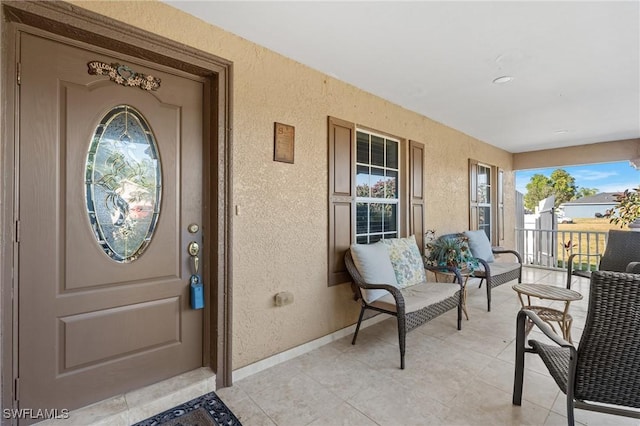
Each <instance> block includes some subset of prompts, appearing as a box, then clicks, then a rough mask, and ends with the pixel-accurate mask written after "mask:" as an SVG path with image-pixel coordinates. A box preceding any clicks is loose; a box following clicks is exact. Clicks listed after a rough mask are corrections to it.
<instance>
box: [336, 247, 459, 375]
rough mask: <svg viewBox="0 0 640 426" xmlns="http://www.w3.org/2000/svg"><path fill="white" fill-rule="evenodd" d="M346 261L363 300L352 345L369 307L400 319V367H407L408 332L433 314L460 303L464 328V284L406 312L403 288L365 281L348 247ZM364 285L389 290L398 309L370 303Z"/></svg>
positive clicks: (431, 317) (356, 297) (370, 288)
mask: <svg viewBox="0 0 640 426" xmlns="http://www.w3.org/2000/svg"><path fill="white" fill-rule="evenodd" d="M344 262H345V265H346V266H347V270H348V271H349V274H350V275H351V278H352V279H353V284H354V285H353V289H354V292H355V299H356V300H360V301H361V307H362V308H361V309H360V317H359V318H358V324H357V325H356V331H355V333H354V334H353V340H352V341H351V344H352V345H355V344H356V339H357V338H358V331H359V330H360V324H361V323H362V319H363V317H364V312H365V311H366V310H367V309H369V310H372V311H376V312H381V313H384V314H388V315H392V316H394V317H396V318H397V319H398V340H399V345H400V368H401V369H403V370H404V366H405V364H404V354H405V342H406V335H407V332H409V331H411V330H413V329H414V328H416V327H418V326H420V325H422V324H424V323H426V322H428V321H431V320H432V319H433V318H435V317H437V316H439V315H441V314H443V313H445V312H447V311H449V310H451V309H453V308H455V307H457V308H458V330H460V329H462V302H463V300H462V297H463V295H462V284H460V290H458V291H456V292H455V293H454V294H452V295H451V296H449V297H447V298H446V299H444V300H441V301H439V302H437V303H433V304H431V305H429V306H424V307H422V308H420V309H417V310H414V311H411V312H407V310H406V309H405V306H406V304H405V296H404V295H403V290H400V289H399V288H397V287H394V286H392V285H388V284H370V283H367V282H365V281H364V279H363V278H362V275H360V272H358V269H357V268H356V265H355V263H354V262H353V257H352V256H351V249H349V250H347V252H346V253H345V256H344ZM452 272H454V273H455V274H456V277H457V280H458V283H462V282H463V281H462V277H461V276H460V274H459V273H458V272H457V271H452ZM433 285H434V286H443V285H444V286H447V285H448V286H450V285H451V284H443V283H433ZM362 289H368V290H374V289H381V290H387V291H388V292H389V293H391V294H392V295H393V298H394V299H395V311H393V310H389V309H384V308H382V307H381V306H376V302H373V303H372V304H369V303H367V302H366V300H365V298H364V297H362Z"/></svg>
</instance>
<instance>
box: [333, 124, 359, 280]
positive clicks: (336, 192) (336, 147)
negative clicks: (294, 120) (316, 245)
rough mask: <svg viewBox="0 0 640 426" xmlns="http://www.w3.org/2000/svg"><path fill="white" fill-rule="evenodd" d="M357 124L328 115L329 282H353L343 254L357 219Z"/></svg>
mask: <svg viewBox="0 0 640 426" xmlns="http://www.w3.org/2000/svg"><path fill="white" fill-rule="evenodd" d="M354 139H355V125H354V124H353V123H349V122H347V121H343V120H339V119H337V118H333V117H329V253H328V255H329V258H328V264H329V275H328V281H329V285H330V286H332V285H336V284H340V283H345V282H350V281H351V277H350V276H349V273H348V272H347V269H346V267H345V265H344V254H345V252H346V251H347V249H348V248H349V246H350V245H351V241H352V238H353V234H354V232H353V226H354V225H353V221H354V217H355V215H354V209H355V203H354V194H355V190H354V182H353V179H354V177H353V176H354V173H353V167H354V158H353V155H354Z"/></svg>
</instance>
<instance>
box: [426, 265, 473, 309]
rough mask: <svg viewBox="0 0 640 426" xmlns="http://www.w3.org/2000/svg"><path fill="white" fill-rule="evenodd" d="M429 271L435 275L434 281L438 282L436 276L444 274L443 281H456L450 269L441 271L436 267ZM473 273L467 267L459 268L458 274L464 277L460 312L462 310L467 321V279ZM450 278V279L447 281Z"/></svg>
mask: <svg viewBox="0 0 640 426" xmlns="http://www.w3.org/2000/svg"><path fill="white" fill-rule="evenodd" d="M430 271H431V272H433V274H434V275H435V277H436V282H440V281H439V279H438V277H439V276H444V277H446V278H445V281H443V282H454V283H455V282H456V274H454V273H453V272H450V271H442V270H438V269H430ZM472 274H473V272H472V271H470V270H469V269H461V270H460V275H461V276H462V277H463V279H464V283H463V284H462V312H464V316H465V318H466V319H467V321H469V314H468V313H467V281H469V277H470V276H471V275H472ZM449 280H451V281H449Z"/></svg>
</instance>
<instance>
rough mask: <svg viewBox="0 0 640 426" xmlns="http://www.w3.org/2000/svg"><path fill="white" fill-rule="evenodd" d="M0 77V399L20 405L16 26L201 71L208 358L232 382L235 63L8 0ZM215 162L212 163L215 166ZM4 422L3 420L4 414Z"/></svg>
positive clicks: (80, 15)
mask: <svg viewBox="0 0 640 426" xmlns="http://www.w3.org/2000/svg"><path fill="white" fill-rule="evenodd" d="M1 6H2V11H1V13H2V16H1V17H0V18H1V19H2V22H3V25H2V34H1V45H2V69H1V71H0V72H1V73H2V78H1V81H0V99H1V100H2V101H1V102H2V104H0V105H1V106H0V138H1V142H0V150H1V151H0V178H1V179H2V182H3V185H2V187H1V188H0V235H3V236H4V237H3V238H2V240H1V241H0V312H1V314H0V315H1V318H0V319H1V323H2V325H1V327H0V333H1V338H0V379H1V380H0V386H1V390H0V392H1V397H2V400H1V402H2V403H1V407H2V408H12V407H15V406H16V400H15V395H16V393H17V389H16V387H17V386H18V383H17V380H16V378H17V372H18V365H17V364H18V353H17V351H18V346H17V341H18V309H17V308H18V294H19V292H18V283H17V280H16V279H15V278H16V277H15V271H17V260H18V259H17V258H18V256H17V254H18V244H17V239H18V238H19V224H18V223H17V221H16V218H17V210H18V209H17V207H18V202H19V200H18V198H17V197H18V191H17V189H18V186H17V185H18V184H19V182H17V177H18V175H17V168H18V165H19V158H18V153H19V149H18V144H19V137H20V135H19V134H18V131H19V129H18V126H17V123H18V114H19V104H18V103H19V96H18V91H17V75H18V72H17V70H16V66H15V64H16V63H17V61H16V55H17V49H18V46H17V43H18V33H19V32H21V31H22V32H34V33H37V34H41V35H42V34H46V35H47V36H49V37H50V38H52V39H56V38H57V39H62V38H65V39H71V40H73V41H75V42H79V43H82V44H89V45H93V46H96V47H98V48H105V49H109V50H111V51H114V52H116V53H119V54H123V55H127V56H130V57H134V58H137V59H140V60H142V61H145V62H148V63H153V64H157V65H160V66H163V67H169V68H174V69H177V70H180V71H182V72H186V73H188V74H193V75H196V76H200V77H204V78H205V79H206V83H205V94H204V102H203V126H204V128H203V135H204V138H203V139H204V140H203V162H204V164H203V165H204V167H203V170H204V176H203V185H204V205H203V224H202V225H203V229H205V230H208V231H206V233H207V236H206V238H205V239H204V241H203V245H204V249H205V253H208V255H207V256H206V258H205V259H203V261H204V265H203V266H204V271H205V279H206V280H207V282H208V283H210V286H209V288H210V289H211V291H210V292H209V295H208V300H207V303H206V304H205V306H206V307H205V311H204V324H203V329H204V335H203V352H204V353H203V360H204V362H203V363H204V365H205V366H209V367H210V368H212V369H213V370H214V371H215V373H216V388H221V387H226V386H231V384H232V379H231V378H232V365H231V359H232V358H231V355H232V347H231V344H232V337H231V336H232V334H231V324H232V321H231V319H232V297H231V296H232V291H231V290H232V273H231V267H232V264H231V262H232V257H231V246H232V217H233V216H232V204H231V200H232V177H233V174H232V133H231V129H232V126H231V117H232V99H231V95H232V71H233V69H232V68H233V67H232V63H231V62H230V61H228V60H226V59H222V58H219V57H217V56H214V55H212V54H209V53H206V52H202V51H199V50H197V49H193V48H190V47H188V46H184V45H182V44H180V43H176V42H174V41H172V40H169V39H165V38H163V37H160V36H158V35H155V34H153V33H150V32H147V31H144V30H141V29H139V28H136V27H133V26H131V25H128V24H124V23H122V22H118V21H114V20H112V19H110V18H106V17H104V16H102V15H99V14H96V13H93V12H90V11H87V10H84V9H80V8H78V7H76V6H74V5H71V4H68V3H63V2H20V1H6V2H5V1H3V2H2V4H1ZM210 166H213V167H210ZM3 423H4V422H3Z"/></svg>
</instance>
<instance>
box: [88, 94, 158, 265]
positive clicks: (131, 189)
mask: <svg viewBox="0 0 640 426" xmlns="http://www.w3.org/2000/svg"><path fill="white" fill-rule="evenodd" d="M85 181H86V186H85V188H86V190H85V193H86V194H85V195H86V200H87V214H88V215H89V221H90V223H91V227H92V228H93V234H94V236H95V237H96V240H97V242H98V244H99V245H100V246H101V247H102V250H104V252H105V253H106V254H107V255H108V256H109V257H110V258H111V259H113V260H115V261H117V262H121V263H128V262H132V261H134V260H136V259H137V258H138V257H139V256H140V255H141V254H142V253H143V252H144V250H145V249H146V247H147V246H148V245H149V243H150V242H151V237H152V236H153V231H154V230H155V227H156V224H157V222H158V217H159V214H160V199H161V195H162V185H161V183H162V173H161V166H160V159H159V158H158V148H157V145H156V141H155V138H154V136H153V132H152V130H151V128H150V126H149V124H148V123H147V121H146V120H145V118H144V117H143V116H142V114H141V113H140V112H139V111H137V110H136V109H135V108H133V107H131V106H129V105H118V106H116V107H114V108H113V109H111V110H110V111H109V112H107V113H106V114H105V116H104V117H103V118H102V120H101V121H100V124H99V125H98V127H97V128H96V131H95V133H94V135H93V139H92V140H91V146H90V147H89V155H88V156H87V164H86V167H85Z"/></svg>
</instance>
